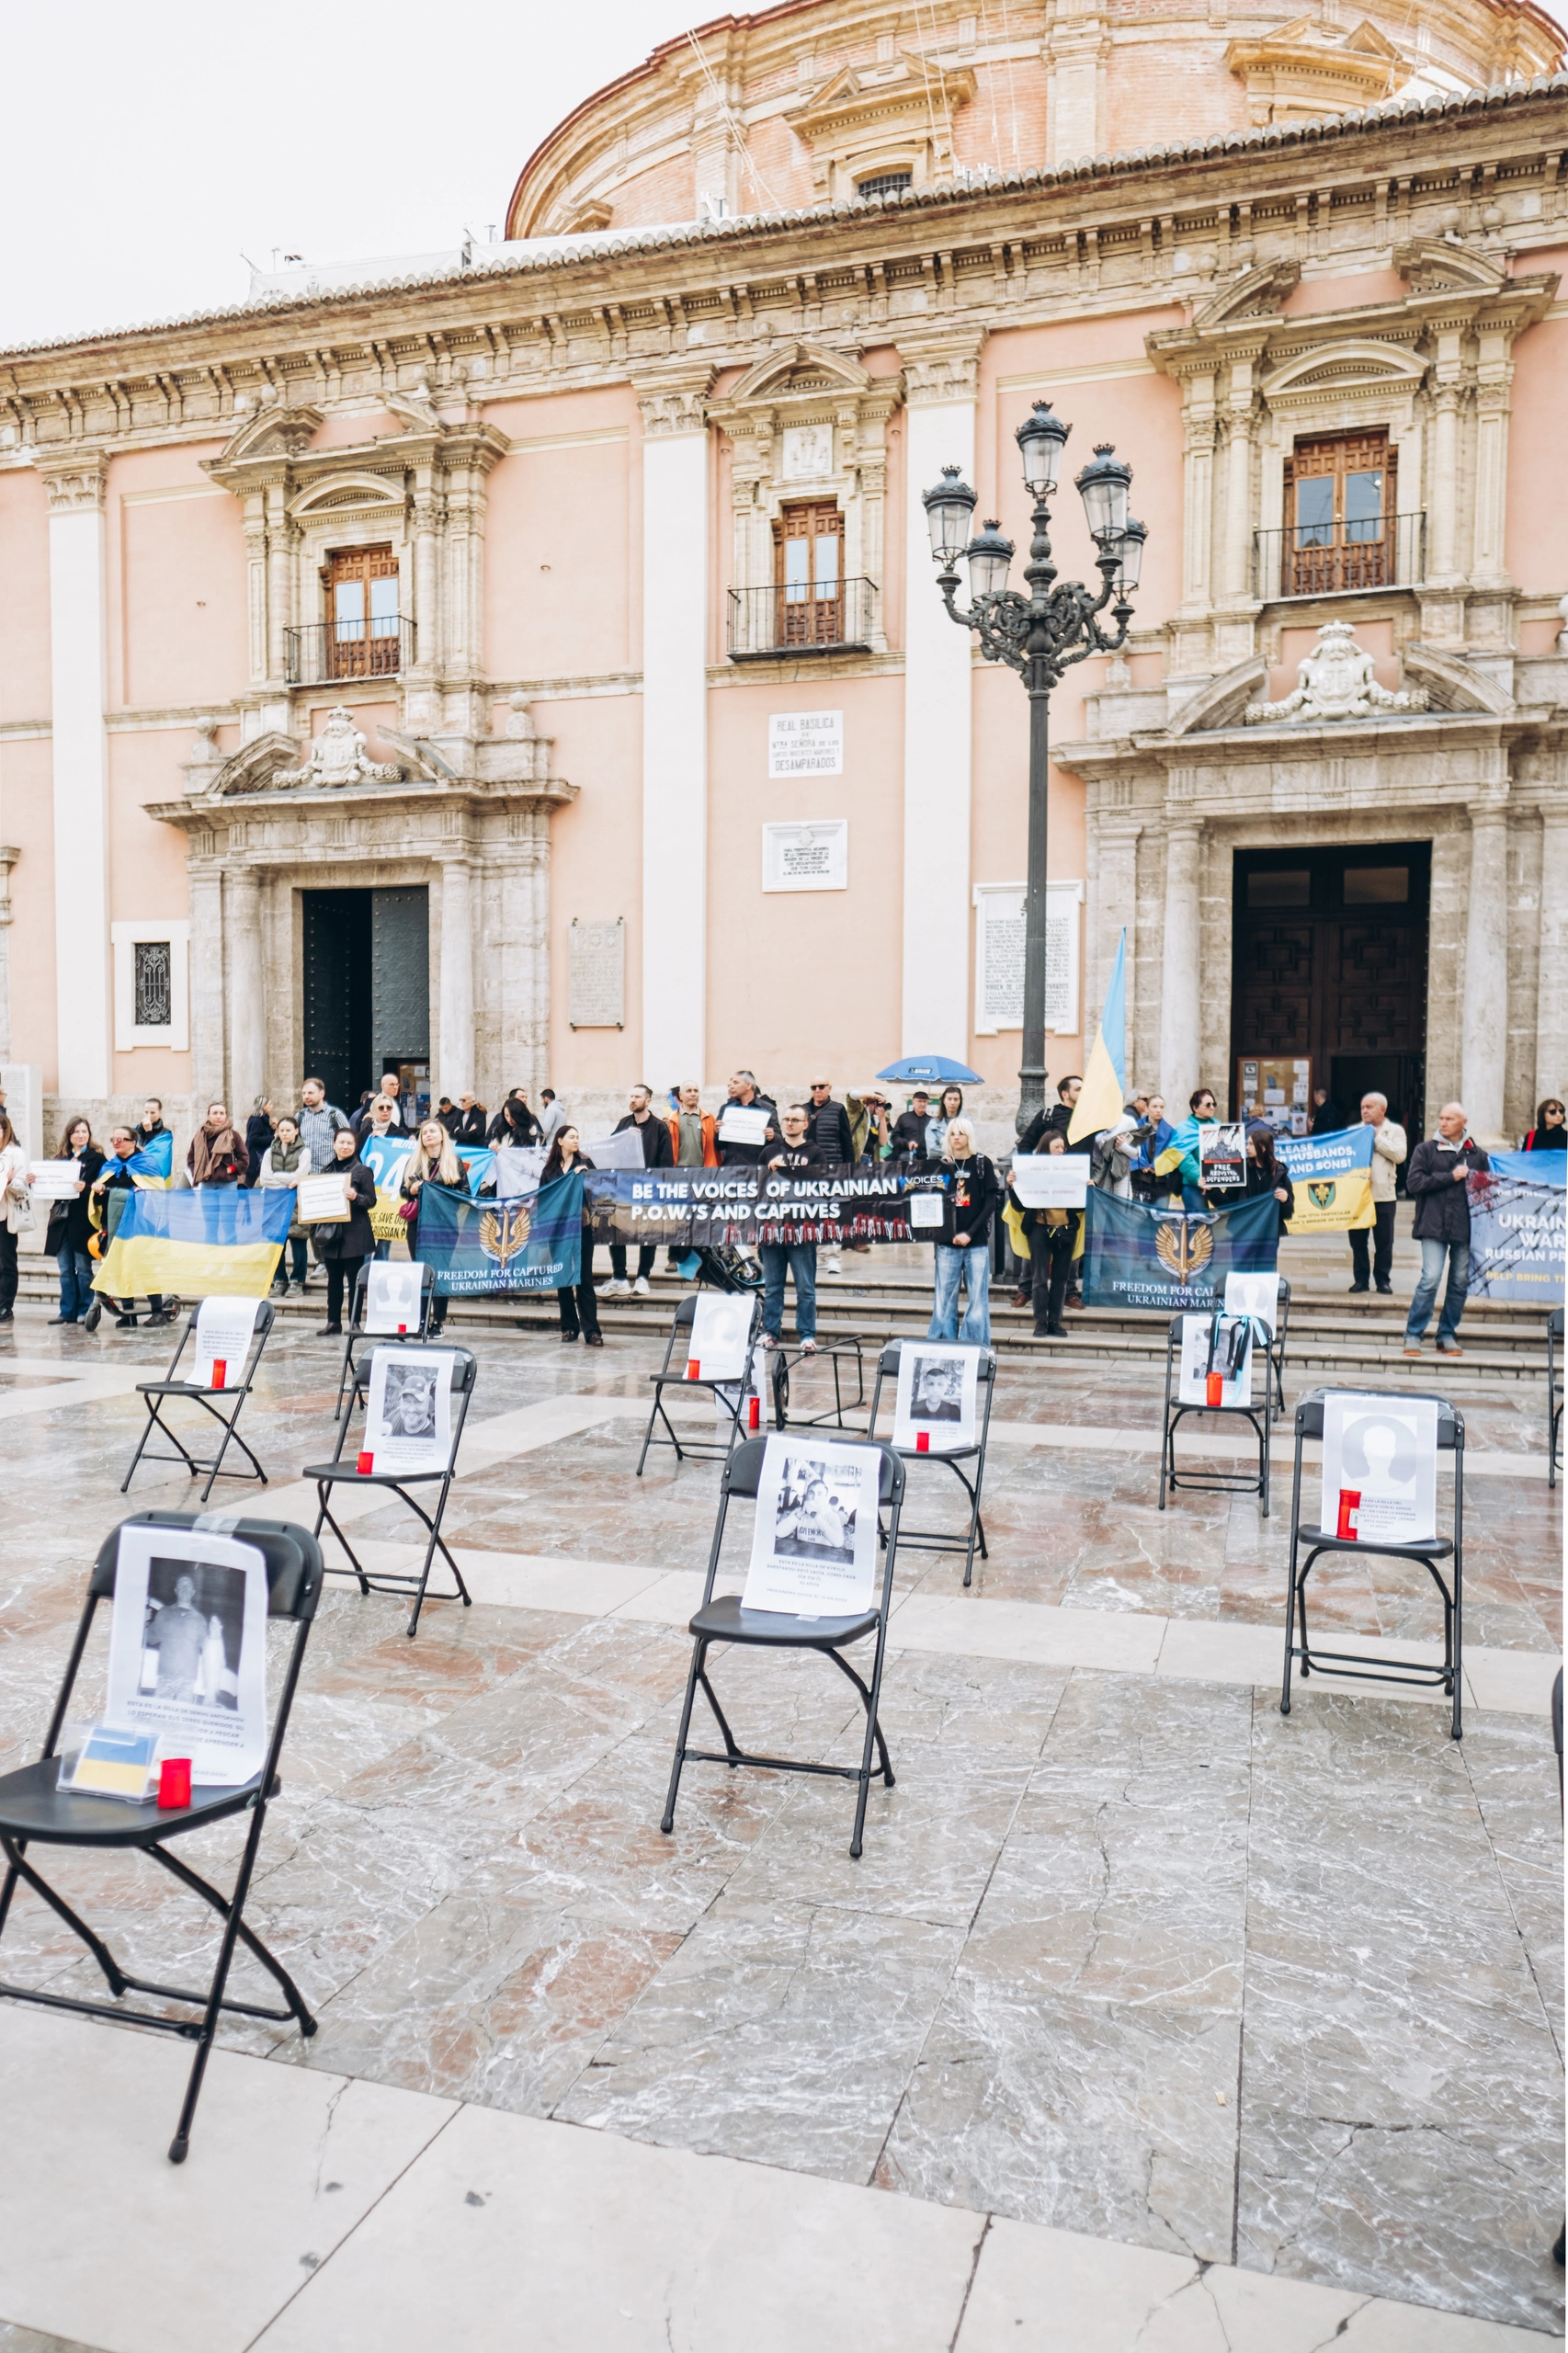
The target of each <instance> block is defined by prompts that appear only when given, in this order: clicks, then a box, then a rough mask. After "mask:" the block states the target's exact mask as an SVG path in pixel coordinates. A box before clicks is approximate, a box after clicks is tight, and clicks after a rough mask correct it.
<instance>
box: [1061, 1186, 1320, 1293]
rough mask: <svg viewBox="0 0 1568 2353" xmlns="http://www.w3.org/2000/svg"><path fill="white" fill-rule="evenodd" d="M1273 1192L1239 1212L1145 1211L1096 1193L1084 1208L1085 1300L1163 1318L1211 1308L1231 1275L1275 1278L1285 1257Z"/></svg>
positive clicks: (1092, 1192)
mask: <svg viewBox="0 0 1568 2353" xmlns="http://www.w3.org/2000/svg"><path fill="white" fill-rule="evenodd" d="M1278 1219H1279V1204H1278V1201H1277V1200H1276V1199H1275V1198H1274V1196H1273V1194H1272V1193H1263V1194H1259V1195H1256V1196H1255V1198H1254V1199H1252V1200H1250V1201H1239V1202H1238V1203H1237V1204H1236V1207H1235V1208H1234V1209H1233V1210H1212V1211H1198V1210H1176V1209H1170V1210H1167V1209H1163V1208H1162V1209H1145V1208H1144V1207H1143V1205H1142V1202H1138V1201H1120V1200H1118V1199H1117V1198H1116V1196H1115V1195H1114V1194H1113V1193H1102V1192H1100V1191H1098V1190H1097V1189H1096V1188H1095V1187H1093V1186H1091V1187H1090V1188H1089V1194H1088V1199H1087V1201H1086V1203H1085V1242H1084V1303H1085V1306H1086V1307H1152V1308H1155V1309H1157V1310H1158V1311H1159V1312H1160V1313H1162V1314H1165V1315H1176V1314H1179V1313H1181V1312H1182V1311H1183V1310H1184V1309H1187V1308H1199V1309H1210V1308H1212V1306H1213V1304H1214V1302H1215V1300H1216V1299H1222V1298H1223V1297H1224V1292H1225V1277H1226V1276H1227V1275H1231V1274H1247V1275H1257V1274H1269V1273H1271V1272H1272V1271H1273V1269H1274V1267H1275V1266H1276V1264H1277V1262H1278V1255H1279V1243H1278Z"/></svg>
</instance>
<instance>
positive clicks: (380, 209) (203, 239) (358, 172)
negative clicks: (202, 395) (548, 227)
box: [0, 0, 718, 347]
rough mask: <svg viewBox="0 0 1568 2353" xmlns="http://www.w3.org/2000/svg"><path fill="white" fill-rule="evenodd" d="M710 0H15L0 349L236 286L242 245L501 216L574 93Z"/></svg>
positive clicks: (195, 301)
mask: <svg viewBox="0 0 1568 2353" xmlns="http://www.w3.org/2000/svg"><path fill="white" fill-rule="evenodd" d="M717 13H718V0H706V5H705V0H565V5H562V0H555V5H550V6H547V5H542V0H526V5H524V6H518V5H517V0H508V5H506V6H503V5H501V0H464V5H462V6H460V7H459V8H454V9H450V10H443V9H442V8H440V7H438V6H437V7H432V6H429V5H427V0H426V4H425V5H420V6H415V0H375V5H374V6H371V5H369V0H354V4H353V5H350V0H316V5H315V6H314V7H313V8H312V9H311V10H310V11H309V12H308V13H307V14H304V15H297V14H296V15H290V13H289V12H288V11H287V10H285V11H282V12H279V11H278V10H277V9H273V10H270V11H268V10H262V9H256V8H250V9H245V8H240V7H236V6H220V7H215V6H212V0H200V4H199V5H197V0H142V5H141V6H126V5H125V0H73V5H72V6H71V7H70V8H69V9H68V10H66V11H64V12H62V9H61V8H60V7H59V6H33V7H11V8H8V9H6V12H5V17H4V22H5V65H6V133H5V137H4V140H3V141H0V222H4V224H5V225H4V229H3V230H0V237H3V239H4V244H3V246H0V253H3V256H4V258H3V261H0V347H10V346H15V345H17V344H19V343H33V342H40V341H42V340H45V339H47V338H52V337H56V336H65V335H73V334H77V333H82V332H85V331H86V330H89V329H94V328H103V327H111V326H122V325H129V324H136V323H139V322H142V321H144V320H149V319H157V318H167V317H170V316H173V315H175V314H177V313H181V312H185V311H194V310H206V309H211V308H216V307H218V306H220V305H222V304H225V303H230V302H239V301H244V300H245V298H246V296H247V294H248V291H249V277H250V273H249V270H248V268H247V267H246V265H245V263H244V261H243V260H242V259H241V256H242V254H246V255H248V256H250V258H251V260H253V261H254V262H255V263H256V265H257V267H260V268H262V269H270V268H271V267H273V251H274V248H275V247H276V248H277V249H278V252H279V253H280V254H282V253H298V254H302V255H303V256H305V257H306V258H307V259H308V260H312V261H335V260H348V259H351V258H353V257H355V256H361V255H375V254H395V253H405V252H417V251H423V250H427V249H430V248H434V247H440V246H446V245H455V244H459V243H460V241H461V237H462V233H463V230H464V228H465V227H469V228H472V229H473V230H474V231H475V233H477V234H478V235H480V236H483V233H484V229H485V225H486V223H488V222H493V221H494V222H501V221H503V219H504V216H505V213H506V199H507V198H508V196H509V195H510V194H511V190H512V186H513V183H514V181H515V180H516V178H517V172H518V170H519V168H520V167H521V165H522V164H523V162H524V160H525V159H526V157H527V156H528V154H529V153H531V151H532V150H533V148H534V146H535V145H536V144H537V142H539V140H540V138H541V137H542V136H543V134H544V133H545V131H548V130H549V129H550V127H551V124H552V123H555V122H558V121H559V120H560V119H561V117H562V115H564V114H566V113H568V112H569V111H570V110H571V108H573V107H574V106H575V105H576V104H577V102H578V101H579V99H581V98H584V97H586V96H587V95H588V93H589V92H590V91H592V90H595V89H597V88H598V87H600V85H602V84H604V83H605V82H608V81H610V80H612V79H613V78H614V77H615V75H617V74H622V73H624V72H626V70H627V69H628V68H629V67H630V66H632V65H635V64H636V63H638V62H639V61H640V60H641V59H642V58H643V57H645V56H646V54H647V52H648V51H649V50H650V49H651V48H652V47H653V45H654V44H655V42H657V41H660V40H667V39H668V38H669V37H670V36H671V35H672V34H675V33H679V32H682V31H684V30H685V29H686V28H687V26H688V25H689V24H692V23H694V22H700V21H701V20H702V18H703V17H705V16H712V15H714V14H717Z"/></svg>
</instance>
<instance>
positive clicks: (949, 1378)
mask: <svg viewBox="0 0 1568 2353" xmlns="http://www.w3.org/2000/svg"><path fill="white" fill-rule="evenodd" d="M963 1373H964V1369H963V1361H962V1358H959V1357H916V1358H915V1379H914V1382H913V1385H912V1393H911V1398H910V1407H909V1418H910V1420H911V1421H912V1422H961V1421H962V1419H963Z"/></svg>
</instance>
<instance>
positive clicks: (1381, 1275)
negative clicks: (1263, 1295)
mask: <svg viewBox="0 0 1568 2353" xmlns="http://www.w3.org/2000/svg"><path fill="white" fill-rule="evenodd" d="M1361 1124H1362V1126H1363V1127H1366V1128H1370V1129H1371V1130H1372V1131H1373V1132H1372V1169H1371V1188H1372V1219H1373V1224H1374V1228H1375V1233H1374V1238H1373V1243H1372V1266H1371V1276H1372V1280H1373V1281H1374V1282H1375V1283H1376V1284H1377V1287H1378V1289H1379V1290H1380V1291H1381V1293H1382V1294H1383V1297H1384V1298H1385V1299H1386V1298H1388V1297H1389V1295H1390V1294H1391V1292H1392V1290H1393V1213H1394V1173H1393V1172H1394V1170H1395V1169H1396V1168H1397V1167H1398V1166H1399V1165H1400V1163H1401V1161H1402V1160H1403V1158H1404V1155H1405V1154H1406V1152H1407V1151H1408V1150H1409V1149H1410V1147H1409V1145H1408V1144H1407V1143H1406V1142H1405V1137H1404V1130H1403V1128H1402V1127H1401V1126H1400V1124H1399V1121H1398V1120H1391V1119H1390V1118H1389V1098H1388V1097H1387V1096H1386V1095H1378V1094H1371V1095H1363V1096H1362V1097H1361ZM1350 1269H1351V1281H1350V1288H1351V1290H1352V1291H1364V1290H1366V1288H1367V1229H1366V1227H1365V1226H1360V1227H1357V1226H1352V1227H1351V1228H1350Z"/></svg>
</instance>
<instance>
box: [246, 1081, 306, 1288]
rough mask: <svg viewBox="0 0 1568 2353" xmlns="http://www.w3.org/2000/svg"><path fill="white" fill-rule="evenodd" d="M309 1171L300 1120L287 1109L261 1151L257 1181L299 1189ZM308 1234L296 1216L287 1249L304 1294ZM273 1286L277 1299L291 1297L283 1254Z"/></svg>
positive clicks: (298, 1285)
mask: <svg viewBox="0 0 1568 2353" xmlns="http://www.w3.org/2000/svg"><path fill="white" fill-rule="evenodd" d="M310 1173H311V1155H310V1153H309V1151H308V1149H307V1148H306V1146H305V1144H304V1143H303V1142H301V1136H300V1123H299V1121H298V1120H296V1119H294V1118H293V1117H292V1115H291V1114H290V1112H288V1111H285V1112H284V1114H283V1117H282V1118H281V1119H280V1120H278V1130H277V1132H276V1134H275V1135H274V1136H273V1139H272V1142H270V1143H269V1144H268V1146H267V1150H266V1151H265V1152H264V1153H263V1154H262V1155H261V1171H260V1174H259V1176H257V1178H256V1182H257V1184H258V1185H261V1186H264V1187H266V1186H276V1185H287V1186H289V1187H290V1188H292V1190H294V1191H295V1192H298V1190H299V1188H300V1179H301V1176H309V1175H310ZM308 1238H309V1237H308V1235H307V1233H306V1232H305V1228H304V1227H303V1226H302V1225H301V1223H300V1221H299V1219H298V1218H294V1219H293V1220H292V1221H291V1222H290V1227H289V1239H288V1242H287V1244H286V1245H285V1249H286V1253H287V1256H289V1258H290V1261H291V1262H292V1265H293V1269H294V1282H295V1285H296V1287H297V1289H298V1290H299V1292H300V1295H301V1298H303V1296H304V1290H305V1280H306V1277H307V1276H308V1274H309V1272H310V1267H309V1262H308V1259H307V1256H306V1243H307V1240H308ZM272 1289H273V1291H274V1293H275V1295H276V1296H277V1297H278V1299H287V1298H288V1296H289V1278H288V1275H287V1274H286V1273H285V1272H284V1267H283V1260H282V1258H281V1257H280V1258H279V1259H278V1273H277V1275H276V1277H275V1278H274V1280H273V1285H272Z"/></svg>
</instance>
